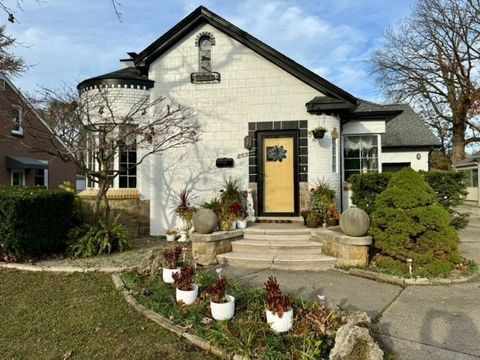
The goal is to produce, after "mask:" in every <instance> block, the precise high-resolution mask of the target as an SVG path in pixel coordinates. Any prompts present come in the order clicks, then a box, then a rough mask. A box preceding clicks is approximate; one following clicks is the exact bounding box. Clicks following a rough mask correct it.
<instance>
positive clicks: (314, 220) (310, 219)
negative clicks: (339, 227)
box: [306, 210, 322, 229]
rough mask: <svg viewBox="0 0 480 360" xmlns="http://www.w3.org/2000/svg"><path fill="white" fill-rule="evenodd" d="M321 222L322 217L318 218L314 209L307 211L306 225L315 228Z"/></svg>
mask: <svg viewBox="0 0 480 360" xmlns="http://www.w3.org/2000/svg"><path fill="white" fill-rule="evenodd" d="M321 222H322V219H321V218H320V216H319V215H318V213H317V212H316V211H314V210H309V211H308V214H307V218H306V223H307V227H309V228H312V229H314V228H317V227H319V226H320V224H321Z"/></svg>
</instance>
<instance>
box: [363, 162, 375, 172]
mask: <svg viewBox="0 0 480 360" xmlns="http://www.w3.org/2000/svg"><path fill="white" fill-rule="evenodd" d="M362 170H363V172H366V171H368V170H378V160H377V159H362Z"/></svg>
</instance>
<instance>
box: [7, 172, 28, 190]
mask: <svg viewBox="0 0 480 360" xmlns="http://www.w3.org/2000/svg"><path fill="white" fill-rule="evenodd" d="M15 173H20V174H22V175H23V177H22V178H23V184H20V185H15V186H25V185H26V183H27V179H26V176H25V170H20V169H12V170H11V171H10V185H11V186H14V185H13V174H15Z"/></svg>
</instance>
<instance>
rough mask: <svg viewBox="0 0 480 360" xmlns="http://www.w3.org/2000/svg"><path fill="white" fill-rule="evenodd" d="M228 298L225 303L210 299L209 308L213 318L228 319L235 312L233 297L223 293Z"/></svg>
mask: <svg viewBox="0 0 480 360" xmlns="http://www.w3.org/2000/svg"><path fill="white" fill-rule="evenodd" d="M225 298H226V299H227V300H228V302H226V303H220V304H219V303H215V302H213V301H210V310H211V312H212V317H213V318H214V319H215V320H230V319H231V318H233V314H234V313H235V298H234V297H233V296H230V295H225Z"/></svg>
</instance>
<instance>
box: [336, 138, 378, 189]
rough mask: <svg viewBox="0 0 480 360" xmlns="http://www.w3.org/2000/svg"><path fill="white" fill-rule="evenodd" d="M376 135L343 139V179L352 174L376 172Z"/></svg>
mask: <svg viewBox="0 0 480 360" xmlns="http://www.w3.org/2000/svg"><path fill="white" fill-rule="evenodd" d="M378 154H379V139H378V135H376V134H375V135H348V136H344V137H343V155H344V156H343V157H344V179H345V180H348V179H349V178H350V176H352V175H354V174H364V173H368V172H378V171H379V166H378Z"/></svg>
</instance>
